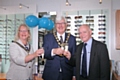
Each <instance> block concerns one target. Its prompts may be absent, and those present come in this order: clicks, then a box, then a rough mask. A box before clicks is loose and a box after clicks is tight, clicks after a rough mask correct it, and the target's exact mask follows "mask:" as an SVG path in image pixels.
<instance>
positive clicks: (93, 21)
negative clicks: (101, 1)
mask: <svg viewBox="0 0 120 80" xmlns="http://www.w3.org/2000/svg"><path fill="white" fill-rule="evenodd" d="M86 22H94V20H86Z"/></svg>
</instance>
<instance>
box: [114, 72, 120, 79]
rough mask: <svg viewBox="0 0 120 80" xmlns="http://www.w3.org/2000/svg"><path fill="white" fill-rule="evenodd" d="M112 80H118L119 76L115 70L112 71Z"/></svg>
mask: <svg viewBox="0 0 120 80" xmlns="http://www.w3.org/2000/svg"><path fill="white" fill-rule="evenodd" d="M113 80H120V76H118V75H117V74H116V72H113Z"/></svg>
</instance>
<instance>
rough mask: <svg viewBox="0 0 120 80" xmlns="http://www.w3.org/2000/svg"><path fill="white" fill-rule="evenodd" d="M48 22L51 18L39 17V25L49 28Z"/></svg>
mask: <svg viewBox="0 0 120 80" xmlns="http://www.w3.org/2000/svg"><path fill="white" fill-rule="evenodd" d="M48 23H49V19H48V18H46V17H42V18H40V19H39V26H40V27H41V28H47V27H48Z"/></svg>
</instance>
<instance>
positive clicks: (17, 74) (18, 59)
mask: <svg viewBox="0 0 120 80" xmlns="http://www.w3.org/2000/svg"><path fill="white" fill-rule="evenodd" d="M17 42H18V43H20V44H21V45H23V44H22V42H21V41H20V40H18V41H17ZM32 53H33V48H32V47H31V49H30V52H29V54H32ZM9 55H10V67H9V70H8V72H7V75H6V77H7V79H10V80H27V79H29V78H30V79H31V80H32V75H33V65H34V62H35V60H32V61H30V62H28V63H25V56H26V55H28V53H27V52H26V51H25V50H24V49H23V48H21V47H20V46H19V45H18V44H16V43H11V44H10V47H9Z"/></svg>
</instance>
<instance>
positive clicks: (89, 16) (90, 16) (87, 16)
mask: <svg viewBox="0 0 120 80" xmlns="http://www.w3.org/2000/svg"><path fill="white" fill-rule="evenodd" d="M86 18H94V16H86Z"/></svg>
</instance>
